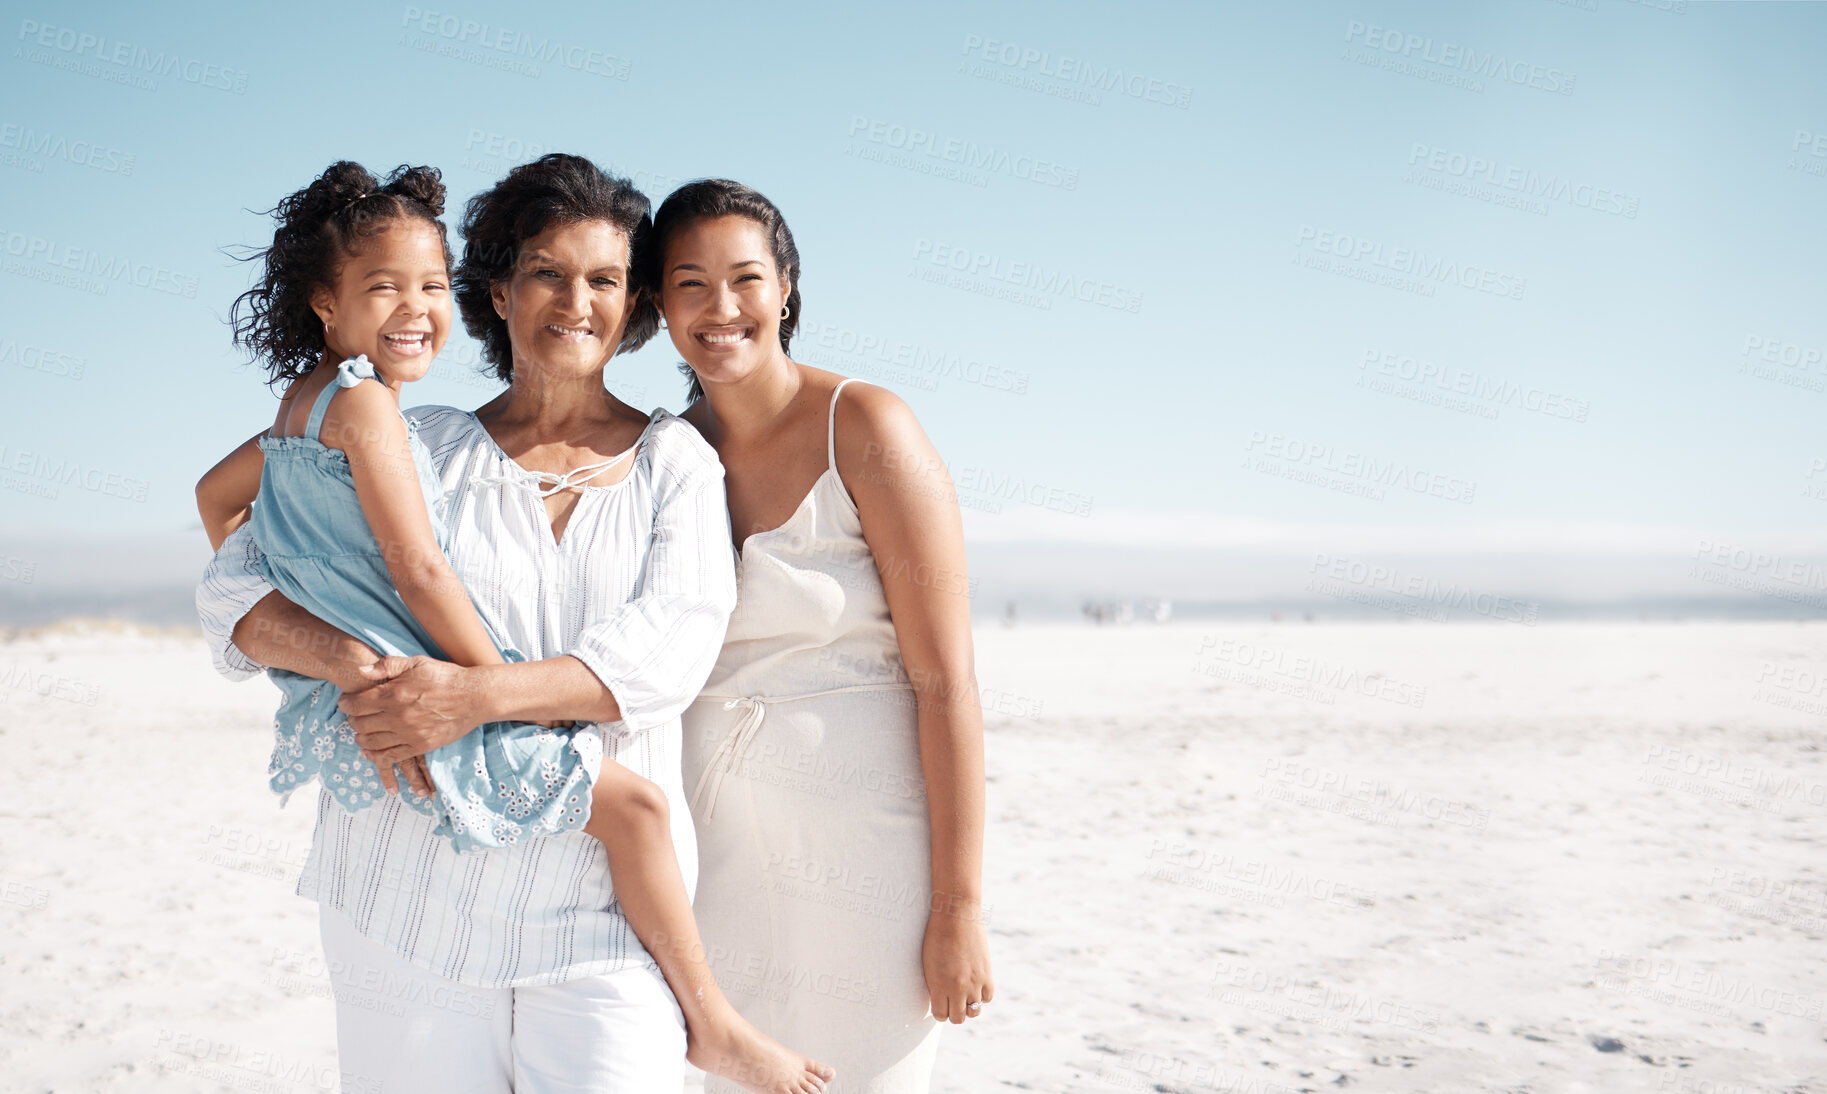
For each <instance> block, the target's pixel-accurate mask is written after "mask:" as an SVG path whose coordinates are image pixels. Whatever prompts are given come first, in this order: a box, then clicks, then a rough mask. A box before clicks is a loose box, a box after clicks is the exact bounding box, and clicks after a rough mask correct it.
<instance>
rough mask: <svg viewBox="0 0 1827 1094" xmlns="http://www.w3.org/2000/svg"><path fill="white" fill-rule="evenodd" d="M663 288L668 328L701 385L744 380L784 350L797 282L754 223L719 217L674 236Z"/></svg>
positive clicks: (670, 246)
mask: <svg viewBox="0 0 1827 1094" xmlns="http://www.w3.org/2000/svg"><path fill="white" fill-rule="evenodd" d="M660 285H661V289H660V300H659V304H660V313H661V314H662V315H664V316H665V317H666V329H667V333H668V334H670V335H671V336H672V344H673V345H674V346H676V347H677V348H678V350H679V353H680V354H681V355H682V356H684V358H685V363H686V364H687V365H690V366H691V370H692V371H693V372H695V373H697V374H698V380H699V382H700V383H703V384H705V385H709V384H714V383H729V382H731V381H734V380H740V379H742V378H743V377H745V376H748V375H750V374H751V373H753V372H754V371H755V370H756V369H757V368H760V367H761V366H762V365H764V364H766V363H767V362H769V361H771V360H772V359H773V358H774V356H775V355H776V354H778V353H779V352H780V310H781V307H782V306H783V305H784V304H785V303H786V299H787V296H788V294H789V293H790V292H791V291H792V286H791V284H790V283H789V282H788V280H787V278H786V276H785V275H784V274H783V273H782V272H781V270H780V269H779V268H778V267H777V266H775V265H774V250H773V248H772V247H771V246H770V245H769V242H768V236H767V231H766V229H764V228H763V227H762V226H761V225H760V224H758V223H756V222H755V221H753V220H750V219H749V218H747V217H740V216H728V217H717V218H715V219H713V220H700V221H698V222H697V223H695V224H692V225H690V226H688V227H686V228H685V229H684V230H682V231H680V232H679V233H678V234H676V235H674V236H673V238H672V241H671V242H670V243H669V244H668V245H667V248H666V255H665V263H664V265H663V267H662V269H661V282H660Z"/></svg>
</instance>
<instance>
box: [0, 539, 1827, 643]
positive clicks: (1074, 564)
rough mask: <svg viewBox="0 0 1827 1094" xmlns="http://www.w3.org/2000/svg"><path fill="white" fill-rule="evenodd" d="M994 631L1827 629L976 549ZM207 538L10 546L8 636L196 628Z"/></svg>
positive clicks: (1672, 607)
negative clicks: (1073, 626)
mask: <svg viewBox="0 0 1827 1094" xmlns="http://www.w3.org/2000/svg"><path fill="white" fill-rule="evenodd" d="M969 558H970V571H971V576H970V596H971V612H972V615H973V617H974V618H976V619H977V620H978V621H979V622H980V623H993V622H996V621H1005V622H1013V623H1016V624H1019V623H1022V622H1036V623H1039V622H1060V621H1064V620H1073V619H1082V620H1085V621H1086V622H1087V623H1091V624H1107V625H1135V626H1145V625H1148V624H1151V623H1154V622H1160V621H1187V620H1202V619H1213V620H1238V621H1263V622H1270V621H1280V622H1287V623H1302V622H1306V623H1329V622H1377V621H1381V622H1392V621H1404V620H1407V621H1413V622H1417V623H1429V622H1461V623H1478V622H1483V623H1490V624H1493V625H1498V626H1531V625H1533V624H1535V623H1543V622H1566V621H1580V620H1592V621H1640V622H1693V621H1702V620H1786V619H1794V620H1815V619H1827V588H1824V587H1817V585H1822V586H1827V577H1821V576H1817V575H1824V574H1827V569H1823V568H1821V567H1819V566H1817V565H1814V564H1813V563H1808V562H1803V561H1799V560H1798V561H1796V562H1793V563H1788V562H1785V563H1783V564H1782V565H1781V566H1768V567H1764V568H1763V570H1764V571H1765V572H1760V571H1759V569H1758V567H1756V566H1754V565H1751V564H1747V565H1746V566H1745V567H1743V568H1742V572H1735V571H1734V570H1733V568H1732V566H1731V565H1730V563H1729V562H1728V563H1720V564H1713V565H1711V566H1709V565H1707V564H1705V563H1704V561H1697V560H1696V559H1694V558H1692V557H1683V556H1679V555H1672V554H1671V555H1664V556H1637V555H1592V556H1571V555H1568V556H1549V555H1540V554H1533V555H1525V554H1515V555H1493V554H1484V555H1467V556H1448V555H1416V554H1411V555H1406V556H1399V555H1379V556H1375V557H1371V556H1362V557H1360V556H1359V555H1355V554H1350V553H1340V554H1337V555H1310V554H1309V555H1295V554H1290V553H1286V552H1283V553H1273V552H1254V553H1252V552H1246V551H1237V550H1227V549H1193V548H1147V547H1121V546H1099V545H1087V544H1061V543H1049V542H1039V543H1007V542H991V543H972V544H970V545H969ZM208 559H209V551H208V545H207V543H206V542H205V541H204V539H203V535H202V532H201V531H197V530H193V531H185V532H171V533H160V534H153V535H145V536H136V537H132V538H121V537H114V536H107V535H97V536H94V537H89V538H82V537H76V536H72V535H70V534H68V533H59V534H56V535H38V536H30V535H12V536H5V535H0V627H3V628H15V629H16V628H22V627H39V626H46V625H49V624H55V623H58V622H62V621H65V620H70V619H104V620H117V621H122V622H131V623H138V624H144V625H148V626H154V627H177V628H193V627H195V626H196V614H195V607H194V599H193V594H194V590H195V586H196V581H197V578H198V577H199V576H200V575H201V574H202V572H203V567H204V566H205V564H206V563H207V562H208Z"/></svg>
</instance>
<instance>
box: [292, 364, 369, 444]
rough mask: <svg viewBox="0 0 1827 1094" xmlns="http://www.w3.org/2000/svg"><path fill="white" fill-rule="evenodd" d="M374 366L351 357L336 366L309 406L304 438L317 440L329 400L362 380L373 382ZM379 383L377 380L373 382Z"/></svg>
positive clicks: (327, 411) (328, 407) (327, 409)
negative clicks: (309, 415)
mask: <svg viewBox="0 0 1827 1094" xmlns="http://www.w3.org/2000/svg"><path fill="white" fill-rule="evenodd" d="M374 379H375V376H374V365H373V364H372V363H370V362H369V360H368V358H366V357H351V358H349V359H348V360H347V361H344V362H343V363H342V364H340V365H337V366H336V375H335V376H333V377H331V378H330V382H329V383H327V384H325V385H324V389H323V390H322V391H320V392H318V393H317V401H316V402H314V403H312V404H311V417H310V418H309V419H308V420H306V422H305V429H304V434H303V435H304V436H306V437H309V438H311V439H312V440H314V441H315V440H318V439H319V438H318V436H317V434H318V432H319V431H320V430H322V429H323V427H324V415H325V414H327V413H329V410H330V400H331V399H334V398H336V393H337V392H338V391H341V390H342V389H343V388H346V387H354V386H355V385H356V384H359V383H361V382H362V381H363V380H374ZM375 382H376V383H379V381H378V380H376V381H375Z"/></svg>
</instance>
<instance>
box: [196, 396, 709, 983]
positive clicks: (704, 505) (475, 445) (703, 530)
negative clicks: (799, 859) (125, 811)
mask: <svg viewBox="0 0 1827 1094" xmlns="http://www.w3.org/2000/svg"><path fill="white" fill-rule="evenodd" d="M407 413H408V415H409V416H410V417H412V418H414V419H416V420H417V421H418V423H419V435H420V436H421V437H422V438H424V441H425V443H426V445H427V446H428V447H429V448H430V449H431V455H432V463H433V465H434V466H435V467H436V468H437V471H438V476H439V479H440V480H441V483H442V486H443V491H444V505H445V508H446V517H447V523H448V525H449V528H450V542H449V554H450V557H451V564H452V567H453V568H454V569H455V570H456V572H457V575H458V577H459V578H461V580H462V581H463V584H464V586H465V587H466V588H467V589H468V590H469V592H470V596H471V599H473V600H474V601H475V604H476V608H477V610H478V611H479V612H480V613H481V615H482V618H483V619H484V620H485V621H486V622H487V623H488V625H489V627H490V628H491V629H492V630H493V631H494V633H495V634H496V635H497V636H498V637H499V638H500V639H501V641H502V642H503V643H504V644H506V645H509V646H512V647H513V648H515V649H517V650H519V651H520V652H521V653H523V654H525V655H526V657H527V659H528V660H539V659H542V658H547V657H559V656H563V655H565V654H570V655H572V656H574V657H576V658H578V659H579V660H581V661H582V662H583V663H584V664H586V665H588V666H589V667H590V669H591V671H593V672H594V673H596V675H597V676H598V677H599V678H601V680H602V681H603V683H604V684H605V685H607V686H608V688H609V690H610V692H611V693H612V694H614V696H615V698H616V702H617V703H618V704H619V705H620V707H621V711H622V721H620V722H614V723H592V724H590V725H588V726H582V727H579V729H578V730H577V732H578V734H579V751H580V752H586V755H588V751H587V749H593V748H594V747H597V745H596V742H599V741H600V742H601V745H600V747H602V748H603V749H604V750H605V751H606V753H607V755H608V756H609V757H610V758H613V759H615V760H616V761H618V762H620V763H622V764H623V765H624V766H626V767H628V768H629V769H631V770H633V771H634V772H636V773H637V774H640V775H642V776H644V777H646V778H648V779H652V780H653V781H654V782H655V783H657V784H659V786H660V787H661V788H662V789H663V790H664V791H665V792H666V797H667V800H668V801H669V802H670V803H671V805H672V826H673V833H672V836H673V847H674V849H675V850H676V851H677V852H678V856H679V868H680V870H681V871H682V872H683V873H684V875H685V882H686V888H687V890H688V891H690V890H695V888H696V881H697V862H698V858H697V842H696V838H695V837H694V835H693V832H692V822H691V811H690V809H689V808H688V807H687V805H686V800H685V794H684V789H683V787H682V785H681V775H680V746H681V734H680V728H679V715H680V713H681V712H682V711H683V710H684V709H685V707H686V706H687V705H688V704H690V702H691V701H692V699H693V698H695V697H696V696H697V694H698V691H699V689H700V688H702V687H703V685H704V680H705V677H706V676H708V675H709V673H710V670H711V666H712V665H713V664H714V663H715V662H716V659H717V652H718V649H719V648H720V647H721V645H722V643H723V634H724V630H725V628H726V627H727V625H728V622H729V615H730V611H731V609H732V608H733V607H734V606H735V602H736V568H735V553H734V550H733V549H732V548H731V546H730V524H729V511H728V509H727V508H726V507H725V501H724V495H723V466H722V464H720V463H719V462H718V461H717V456H716V453H715V452H713V451H712V450H711V448H710V446H709V445H707V444H705V443H704V440H703V438H701V437H699V436H698V433H697V431H696V430H694V429H693V428H692V427H691V426H690V425H689V424H687V423H686V422H684V421H682V420H680V419H678V418H675V417H673V416H672V415H670V414H667V413H666V412H665V411H664V410H656V411H655V412H654V422H653V424H652V425H651V426H650V428H649V430H648V433H647V436H646V440H645V442H644V443H643V445H642V447H641V449H640V451H639V453H638V454H637V455H636V457H635V461H634V466H633V468H632V470H630V471H629V473H628V476H627V478H625V479H623V480H622V481H621V482H619V483H615V484H613V485H610V486H586V487H584V488H583V491H582V496H581V497H580V499H579V500H578V503H577V508H576V509H575V511H574V512H573V513H572V515H571V519H570V521H569V523H568V524H567V525H566V527H565V531H564V536H563V538H562V539H560V540H558V541H556V542H555V541H554V540H553V537H552V528H551V524H550V523H549V521H548V520H547V516H546V510H545V505H544V503H543V502H542V501H541V500H540V497H539V493H538V490H539V488H540V484H539V482H538V481H537V478H536V476H535V475H534V473H533V472H530V471H527V470H525V469H524V468H522V467H520V465H518V464H516V463H514V462H513V461H512V460H510V459H509V458H508V457H507V455H506V453H504V452H502V451H501V449H500V448H499V447H497V446H496V444H495V442H494V440H493V438H491V437H490V436H489V434H488V431H487V430H485V429H484V428H483V427H482V425H481V424H480V423H479V422H477V420H476V418H475V416H474V415H472V414H470V413H468V412H465V411H460V410H453V409H451V408H449V407H419V408H416V409H414V410H410V411H408V412H407ZM258 559H259V548H258V547H257V546H256V545H255V543H254V540H253V537H252V536H251V535H250V534H249V532H248V529H247V528H246V527H245V526H244V527H243V528H241V529H238V530H237V531H236V532H235V534H234V535H232V536H230V537H229V539H228V541H227V542H226V543H224V544H223V545H222V549H221V550H220V551H218V552H217V553H216V557H215V558H214V559H213V560H211V562H210V565H209V569H208V570H207V571H206V572H205V573H204V575H203V580H202V582H201V584H199V586H198V588H197V615H198V618H199V619H200V621H201V622H202V624H203V631H204V634H205V636H206V638H207V639H208V642H209V646H210V652H211V656H212V657H213V658H214V660H215V664H216V668H217V671H219V672H221V673H222V674H223V675H225V676H227V677H229V678H230V679H246V678H247V677H249V676H251V675H253V674H254V673H256V672H258V671H259V669H260V667H261V666H259V665H258V664H256V663H254V662H253V661H251V660H249V659H248V658H247V657H246V656H245V655H244V654H243V653H242V652H241V651H240V650H238V649H236V648H235V646H234V644H233V642H232V641H231V635H232V632H233V630H234V626H235V624H236V623H237V622H238V621H239V620H240V619H241V617H242V616H243V615H245V614H246V613H247V611H248V609H249V608H251V607H253V605H254V604H255V603H256V602H258V601H259V600H260V599H261V598H262V597H264V596H265V595H266V594H267V593H269V592H272V591H273V587H272V586H271V585H269V584H267V582H266V581H265V580H264V579H263V578H262V577H261V576H260V570H259V568H258ZM250 777H252V775H251V774H250ZM297 891H298V895H300V896H303V897H307V898H309V899H311V900H315V901H318V902H319V903H321V904H324V905H327V906H329V907H332V908H336V909H338V910H340V911H341V912H343V913H344V914H345V915H347V916H348V917H349V919H350V920H351V921H352V922H353V923H354V924H355V926H356V928H357V929H358V930H360V931H361V932H362V933H363V934H364V935H366V936H367V937H369V938H371V939H373V940H375V941H376V942H379V943H381V944H382V945H385V946H388V947H390V948H392V949H393V950H394V952H396V953H398V954H400V955H401V956H402V957H404V958H406V959H407V960H409V961H411V962H412V963H413V964H415V965H417V966H419V967H420V968H423V969H426V970H429V971H431V972H433V973H436V974H438V975H439V976H443V977H445V978H447V979H450V980H455V981H457V982H459V983H463V984H470V985H474V986H477V987H508V986H523V985H533V984H550V983H557V982H560V981H564V980H571V979H575V978H577V977H580V976H590V975H595V974H598V973H604V972H613V971H615V970H618V969H622V968H626V967H630V966H638V965H642V964H647V965H652V964H653V962H652V959H651V958H650V957H649V956H648V954H647V952H646V950H645V949H644V948H643V947H642V946H641V944H640V942H639V941H638V940H637V939H636V938H635V937H634V934H633V932H632V931H630V930H629V928H628V924H627V921H626V920H624V919H623V918H622V914H621V909H620V906H619V905H617V904H615V903H614V891H613V889H612V888H611V886H610V883H609V866H608V859H607V856H606V855H605V854H604V852H603V849H602V844H600V843H599V842H597V840H596V839H595V838H594V837H591V836H587V835H585V834H584V833H582V832H570V833H566V834H564V835H559V836H547V837H538V838H534V839H530V840H528V841H526V842H525V843H522V844H520V845H518V846H514V847H509V848H505V849H500V850H488V851H482V852H477V853H473V854H468V855H459V854H458V853H457V852H456V851H454V850H452V849H451V846H450V844H449V843H448V842H447V841H445V840H443V839H439V838H437V837H435V836H433V835H432V821H431V820H430V819H429V818H427V817H423V816H420V815H419V814H418V813H415V812H413V811H412V810H410V809H407V808H405V807H404V806H403V805H401V804H400V802H399V801H398V799H395V798H391V797H389V798H388V799H387V800H386V801H385V802H383V803H381V804H379V805H376V806H373V807H371V808H369V809H366V810H363V811H362V812H360V813H356V814H350V813H346V812H344V811H343V810H342V808H341V807H340V806H338V805H336V804H335V803H334V802H333V801H332V800H331V799H330V797H329V795H328V794H324V793H322V792H320V793H319V796H318V803H317V827H316V830H315V832H314V833H313V836H312V841H311V852H310V855H309V857H308V858H307V859H306V862H305V866H304V872H303V874H302V876H301V877H300V878H299V881H298V890H297Z"/></svg>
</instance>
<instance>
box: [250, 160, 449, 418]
mask: <svg viewBox="0 0 1827 1094" xmlns="http://www.w3.org/2000/svg"><path fill="white" fill-rule="evenodd" d="M443 214H444V183H443V181H442V177H441V176H440V175H439V173H438V169H437V168H435V167H407V166H404V165H402V166H400V167H396V168H394V170H393V173H392V174H390V175H388V176H387V177H386V179H385V180H382V179H378V178H376V177H375V176H374V175H372V174H370V173H369V172H368V169H367V168H365V167H363V166H362V165H361V164H359V163H351V162H349V161H348V160H340V161H338V162H336V163H333V164H331V165H330V166H329V168H327V169H326V170H325V171H324V173H323V174H321V175H319V176H317V178H316V180H315V181H313V182H312V183H311V185H309V186H307V187H305V188H304V189H303V190H300V191H298V192H297V193H295V194H292V195H291V196H290V197H287V198H286V199H285V200H284V201H281V202H280V203H279V204H278V205H277V206H275V207H274V208H272V209H270V210H268V215H270V216H272V218H273V219H274V220H276V221H278V222H279V227H278V229H277V230H276V231H274V233H273V243H272V245H271V246H270V247H267V248H266V249H264V250H261V251H256V252H255V253H253V254H252V255H249V256H248V259H249V260H250V261H253V260H259V261H260V262H261V265H262V276H261V278H260V283H259V284H257V285H255V286H254V287H253V288H251V289H249V290H248V291H246V292H244V293H242V294H241V295H240V296H239V297H237V298H236V299H235V304H234V307H232V308H231V309H230V310H229V322H230V323H231V324H232V325H233V327H234V340H235V344H236V345H238V346H240V347H242V348H243V349H245V350H247V351H248V352H249V353H250V354H252V355H253V356H254V358H255V359H256V360H259V361H264V362H265V363H266V370H267V383H268V384H279V383H284V382H286V381H290V380H294V379H297V378H298V377H300V376H303V375H305V374H306V373H308V372H310V371H311V369H312V368H314V367H316V365H317V363H318V362H319V361H320V360H322V359H323V355H324V351H325V350H326V349H327V348H328V347H327V346H326V345H325V343H324V325H323V320H321V319H319V318H318V317H317V313H316V312H315V311H313V310H312V308H311V298H312V296H313V295H314V294H315V293H316V291H317V290H318V289H319V288H329V289H332V290H333V289H335V287H336V279H337V276H338V275H339V274H340V273H341V272H342V266H343V263H344V262H345V261H346V260H347V259H349V258H350V257H351V256H353V255H356V254H358V253H360V250H361V247H362V242H363V241H364V240H366V239H368V238H369V237H372V236H376V235H379V234H380V233H382V232H384V231H386V230H387V228H388V227H389V226H390V225H392V223H393V222H394V221H396V220H402V219H408V218H416V219H418V220H423V221H425V222H426V223H428V224H431V225H432V226H433V227H435V228H437V229H438V239H439V241H440V242H443V243H444V264H445V265H446V266H449V265H450V261H451V256H450V244H449V243H448V242H445V228H444V222H443V221H441V220H439V219H438V218H439V217H440V216H442V215H443Z"/></svg>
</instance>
